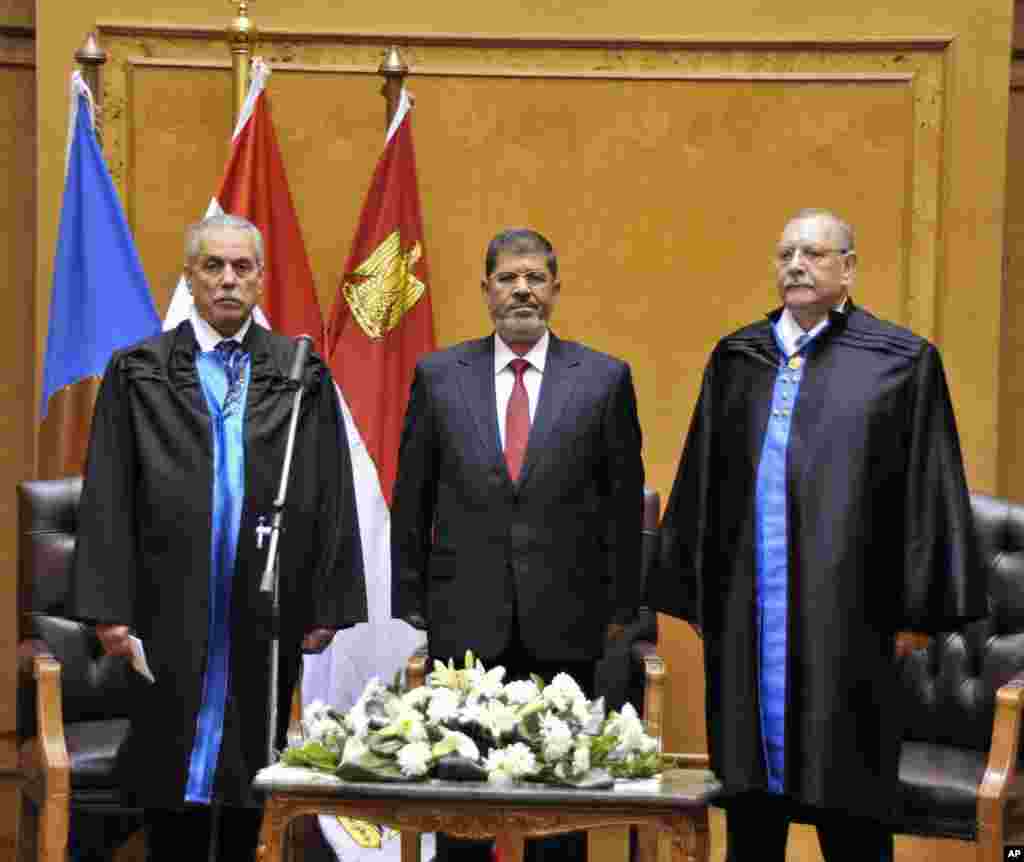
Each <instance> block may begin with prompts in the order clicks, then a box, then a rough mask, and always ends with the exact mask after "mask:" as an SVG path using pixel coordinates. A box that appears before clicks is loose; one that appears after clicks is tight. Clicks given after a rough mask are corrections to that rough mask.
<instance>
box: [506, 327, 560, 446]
mask: <svg viewBox="0 0 1024 862" xmlns="http://www.w3.org/2000/svg"><path fill="white" fill-rule="evenodd" d="M550 340H551V339H550V335H549V333H548V332H547V331H545V332H544V334H543V335H542V336H541V337H540V338H539V339H538V340H537V343H536V344H534V345H533V347H531V348H530V349H529V350H528V351H527V352H526V353H524V354H523V355H522V357H520V356H519V354H518V353H516V352H515V351H514V350H512V348H511V347H509V346H508V345H507V344H506V343H505V342H504V341H502V340H501V336H500V335H498V333H497V332H495V333H494V396H495V400H496V406H497V408H498V433H499V434H500V435H501V451H502V452H504V451H505V414H506V413H507V412H508V400H509V398H511V397H512V387H513V386H514V385H515V382H516V373H515V372H514V371H513V370H512V369H511V368H509V365H508V364H509V363H510V362H511V361H512V360H513V359H520V358H522V359H525V360H526V361H527V362H529V363H530V365H529V367H528V368H527V369H526V370H525V371H524V372H523V385H524V386H525V387H526V395H527V397H528V398H529V399H530V426H531V427H532V426H533V417H534V416H535V415H536V414H537V401H538V400H539V398H540V383H541V380H542V379H543V377H544V363H545V362H546V361H547V358H548V343H549V342H550Z"/></svg>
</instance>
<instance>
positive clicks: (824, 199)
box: [0, 0, 1024, 750]
mask: <svg viewBox="0 0 1024 862" xmlns="http://www.w3.org/2000/svg"><path fill="white" fill-rule="evenodd" d="M216 5H217V4H214V6H216ZM250 13H251V14H252V15H253V16H254V18H255V20H256V23H257V24H258V25H259V26H260V27H261V28H262V29H263V30H264V35H263V37H262V43H261V46H260V48H259V53H261V54H263V55H264V56H265V57H266V58H267V59H268V60H269V61H270V63H271V65H272V66H273V67H274V69H275V72H274V75H273V76H272V78H271V83H270V91H269V92H270V94H271V99H272V103H273V112H274V118H275V123H276V125H277V130H278V136H279V139H280V142H281V146H282V150H283V152H284V157H285V161H286V164H287V166H288V172H289V180H290V183H291V188H292V193H293V196H294V198H295V200H296V205H297V208H298V211H299V214H300V218H301V219H302V223H303V229H304V233H305V237H306V242H307V246H308V248H309V251H310V256H311V259H312V263H313V267H314V272H315V275H316V277H317V280H318V291H319V296H320V299H321V303H322V304H323V307H324V310H325V313H326V312H327V311H328V310H329V307H330V304H331V302H333V299H334V292H335V290H336V286H337V283H338V279H339V276H340V270H341V267H342V265H343V261H344V260H345V257H346V255H347V252H348V246H349V243H350V241H351V237H352V234H353V231H354V226H355V221H356V218H357V214H358V211H359V208H360V206H361V203H362V199H363V196H364V195H365V190H366V186H367V183H368V180H369V176H370V172H371V171H372V168H373V164H374V161H375V159H376V157H377V154H378V153H379V150H380V146H381V142H382V137H383V113H384V109H383V100H382V99H381V98H380V96H379V95H378V92H377V91H378V88H379V85H380V79H379V78H377V77H376V75H375V74H374V72H375V69H376V67H377V65H378V63H379V61H380V57H381V54H382V52H383V49H384V48H385V47H386V46H387V45H388V44H390V43H391V42H392V41H397V42H398V43H399V44H401V45H402V46H403V51H404V52H405V56H406V59H407V62H409V65H410V66H411V67H412V72H413V74H412V75H411V76H410V79H409V87H410V89H411V90H413V92H414V93H415V95H416V98H417V103H416V109H415V113H414V134H415V140H416V147H417V155H418V161H419V171H420V183H421V193H422V196H423V203H424V214H425V222H426V230H427V243H428V249H427V252H428V255H429V259H430V264H431V271H432V274H433V284H432V285H431V290H432V291H433V305H434V313H435V326H436V331H437V335H438V341H439V343H441V344H442V345H443V344H450V343H452V342H454V341H457V340H460V339H462V338H466V337H471V336H475V335H478V334H480V333H482V332H484V331H486V330H487V328H488V327H487V318H486V314H485V309H484V306H483V303H482V301H481V299H480V297H479V295H478V292H477V291H478V287H477V284H478V279H479V274H480V269H481V258H482V252H483V248H484V245H485V243H486V241H487V239H489V237H490V236H491V235H492V234H493V233H494V232H495V231H497V230H498V229H500V228H502V227H505V226H508V225H512V224H530V225H532V226H535V227H537V228H538V229H540V230H542V231H543V232H545V233H547V234H548V235H549V236H550V238H551V239H552V240H553V241H554V243H555V245H556V247H557V249H558V250H559V252H560V258H561V266H562V269H563V272H564V290H563V294H562V298H561V300H560V306H559V308H558V309H557V312H556V323H555V325H556V328H557V330H558V331H559V332H560V333H561V334H563V335H565V336H567V337H571V338H579V339H582V340H584V341H586V342H588V343H590V344H591V345H593V346H595V347H597V348H599V349H603V350H606V351H609V352H612V353H616V354H619V355H621V356H624V357H626V358H628V359H629V360H630V361H631V363H632V364H633V367H634V371H635V375H636V381H637V388H638V394H639V399H640V410H641V420H642V422H643V427H644V437H645V445H644V456H645V462H646V464H647V468H648V481H649V484H651V485H652V486H654V487H656V488H658V489H659V490H660V491H661V492H662V496H663V498H665V497H667V494H668V490H669V486H670V483H671V478H672V475H673V473H674V470H675V466H676V461H677V459H678V456H679V449H680V444H681V441H682V436H683V434H684V433H685V429H686V427H687V424H688V422H689V417H690V412H691V410H692V405H693V400H694V397H695V395H696V391H697V386H698V380H699V376H700V372H701V367H702V364H703V361H704V359H705V357H706V355H707V353H708V351H709V350H710V349H711V347H712V346H713V344H714V341H715V340H716V339H717V338H718V337H719V336H721V335H722V334H723V333H725V332H726V331H728V330H729V329H731V328H734V327H736V326H739V325H741V324H743V323H745V322H747V321H749V320H750V319H752V318H754V317H757V316H758V315H759V314H761V313H763V312H764V311H765V310H767V309H768V308H770V307H771V306H772V305H773V304H774V303H775V301H776V297H775V296H774V289H773V280H772V269H771V265H770V255H771V249H772V246H773V243H774V241H775V238H776V236H777V233H778V231H779V229H780V228H781V226H782V223H783V221H784V220H785V219H786V217H787V216H788V215H789V214H790V213H792V212H793V211H794V210H796V209H798V208H800V207H803V206H829V207H833V208H836V209H837V210H839V211H840V212H842V213H843V214H844V215H845V216H846V217H847V218H848V219H849V220H850V221H851V222H852V223H853V224H854V226H855V228H856V229H857V232H858V247H859V250H860V263H861V266H860V272H859V277H858V284H857V286H856V289H855V296H856V298H857V299H858V301H860V302H862V303H863V304H865V305H866V306H868V307H869V308H871V309H872V310H874V311H876V312H877V313H879V314H881V315H883V316H886V317H889V318H891V319H894V320H897V321H900V322H903V323H906V324H908V325H911V326H912V327H914V328H915V329H917V330H918V331H919V332H922V333H923V334H925V335H927V336H929V337H931V338H933V339H934V340H935V341H936V342H937V343H938V344H939V346H940V347H941V348H942V350H943V353H944V356H945V359H946V363H947V371H948V373H949V377H950V384H951V387H952V390H953V396H954V401H955V404H956V407H957V415H958V421H959V423H960V428H961V434H962V438H963V443H964V452H965V458H966V461H967V467H968V473H969V477H970V480H971V484H972V487H974V488H976V489H978V490H984V491H990V492H999V491H1002V492H1008V493H1013V492H1014V490H1015V489H1016V492H1017V493H1016V496H1018V497H1019V498H1024V456H1022V455H1021V454H1020V452H1021V451H1022V450H1021V449H1020V446H1021V445H1024V444H1018V442H1017V440H1018V438H1019V437H1020V434H1019V433H1018V431H1019V420H1017V419H1016V418H1015V417H1016V413H1017V412H1019V409H1018V408H1019V407H1020V406H1024V405H1022V404H1021V402H1022V401H1024V391H1022V390H1021V389H1020V388H1019V384H1018V383H1017V382H1016V374H1015V369H1017V368H1020V365H1021V360H1020V359H1019V356H1020V350H1019V349H1018V345H1020V343H1021V342H1020V336H1019V334H1017V330H1018V328H1019V327H1017V325H1016V321H1020V320H1021V319H1024V311H1022V310H1021V309H1022V308H1024V299H1018V298H1017V297H1021V296H1024V294H1022V292H1021V291H1019V290H1016V292H1013V291H1014V290H1015V289H1011V288H1010V287H1008V289H1007V292H1006V293H1005V295H1004V292H1003V278H1002V275H1003V267H1002V261H1003V255H1002V249H1003V237H1004V200H1005V198H1004V195H1005V193H1006V173H1005V159H1006V141H1007V106H1008V76H1009V75H1008V69H1009V59H1008V58H1009V49H1010V34H1011V26H1012V3H1011V0H979V2H977V3H973V4H961V3H956V2H953V0H900V2H898V3H895V4H887V5H886V6H884V7H882V6H879V7H877V8H864V7H862V6H858V5H855V6H851V7H849V8H844V7H836V8H834V9H829V10H822V8H821V6H820V4H817V3H813V2H811V0H784V2H780V3H777V4H769V5H768V6H766V5H765V4H761V3H750V2H747V0H720V2H719V3H716V4H704V5H696V6H695V5H693V4H678V3H674V2H669V0H634V2H632V3H630V4H580V3H576V4H543V9H541V8H540V7H538V5H537V4H535V3H533V2H526V1H525V0H524V2H520V0H510V3H506V4H503V6H502V7H501V11H500V12H498V11H497V10H496V9H495V8H494V7H488V6H486V5H481V4H478V3H475V2H472V0H451V2H447V3H445V4H418V3H412V2H410V0H395V2H393V3H391V4H387V5H386V6H384V5H382V4H374V3H370V2H367V0H353V2H351V3H347V4H343V6H339V5H338V4H335V3H332V2H330V0H306V2H303V3H301V4H298V3H296V4H291V3H288V2H285V3H277V4H263V3H259V2H255V3H253V4H252V6H251V8H250ZM37 14H38V21H37V22H36V28H37V32H38V45H39V57H40V63H39V69H38V77H37V78H36V87H37V92H38V113H37V119H36V127H37V130H38V137H37V140H36V142H35V148H34V149H33V151H32V153H31V154H24V155H23V156H20V157H19V158H23V159H24V158H35V159H37V160H38V196H37V198H36V200H35V203H34V204H29V206H30V208H34V210H35V213H36V219H35V226H36V235H37V236H38V242H36V243H35V248H36V260H35V270H34V271H35V274H36V278H35V286H34V292H32V293H31V295H29V296H26V297H24V298H25V299H27V301H25V302H23V303H21V304H20V305H19V306H18V311H17V314H21V313H27V314H30V315H32V320H33V321H34V322H33V323H32V325H31V326H28V327H24V326H23V328H22V329H21V337H22V338H23V341H21V342H11V341H8V342H7V343H8V345H9V346H10V349H11V350H12V351H13V350H15V349H16V348H15V346H14V345H15V344H17V345H20V348H19V349H20V350H21V351H22V352H20V353H17V354H15V355H16V356H21V357H29V361H27V362H26V361H23V363H22V365H21V369H23V371H24V373H25V374H27V375H31V374H33V373H34V374H35V375H36V379H37V380H38V374H39V368H38V363H39V357H41V355H42V352H43V347H44V342H45V330H46V320H47V311H48V309H47V305H48V293H49V281H50V274H51V273H50V268H51V261H52V255H53V245H54V240H55V237H56V225H57V218H58V212H59V191H60V188H61V184H62V178H61V177H62V169H61V166H62V161H63V148H64V141H65V134H66V123H67V113H66V112H67V73H68V71H69V70H70V68H71V55H72V53H73V51H74V49H75V48H76V47H77V46H78V45H79V44H80V43H81V40H82V37H83V36H84V33H85V32H86V30H87V29H89V28H91V27H94V26H96V25H97V23H99V24H100V36H101V41H102V43H103V46H104V48H105V49H106V50H107V51H108V53H109V54H110V61H109V62H108V64H107V67H106V70H105V81H106V86H105V94H104V97H105V98H104V102H105V111H104V113H105V120H104V124H105V127H106V130H105V131H106V139H105V147H106V151H107V154H108V158H109V160H110V162H111V165H112V169H113V171H114V174H115V178H116V180H117V182H118V184H119V186H120V188H121V191H122V194H123V196H124V200H125V203H126V206H127V208H128V211H129V216H130V219H131V221H132V224H133V226H134V228H135V230H136V235H137V241H138V245H139V248H140V251H141V253H142V258H143V263H144V265H145V268H146V271H147V275H148V277H149V279H150V283H151V286H152V288H153V292H154V296H155V298H156V300H157V303H158V305H159V306H160V307H161V308H164V307H166V304H167V301H168V298H169V295H170V292H171V289H172V287H173V284H174V282H175V280H176V278H177V274H178V271H179V268H180V266H181V239H180V238H181V232H182V228H183V226H184V225H185V224H186V223H187V222H189V221H192V220H194V219H195V218H197V217H198V216H199V215H201V213H202V212H203V211H204V210H205V208H206V205H207V203H208V201H209V197H210V194H211V193H212V191H213V190H214V187H215V185H216V183H217V180H218V177H219V174H220V171H221V170H222V167H223V164H224V160H225V156H226V153H227V140H228V136H229V134H230V119H229V111H230V95H229V93H230V77H229V72H228V68H227V57H228V54H227V48H226V45H225V43H224V41H223V37H222V33H221V31H220V29H218V28H222V27H223V26H224V25H226V23H227V20H228V18H229V16H230V14H231V7H230V4H227V3H225V4H224V8H223V9H220V8H213V7H211V6H210V4H209V3H207V2H205V0H181V2H176V3H169V2H164V0H155V2H154V3H151V4H148V5H147V12H146V14H148V15H150V16H151V21H158V22H163V23H160V24H152V23H130V24H129V23H125V22H126V21H130V20H132V19H134V20H135V21H136V22H137V19H138V16H139V11H138V5H137V4H136V3H134V2H132V0H79V2H77V3H75V4H63V3H61V4H56V3H41V4H39V5H38V10H37ZM415 33H419V34H420V35H418V36H415V35H409V34H415ZM551 34H565V35H560V36H553V35H551ZM580 34H583V35H580ZM588 34H598V35H593V36H591V35H588ZM600 34H616V35H612V36H601V35H600ZM1015 98H1016V97H1015ZM1011 116H1015V115H1011ZM1013 123H1014V124H1013V125H1012V126H1011V137H1010V140H1011V147H1012V141H1013V140H1014V137H1013V136H1014V135H1015V134H1016V128H1017V125H1020V123H1019V122H1018V120H1017V119H1014V120H1013ZM1021 128H1024V125H1022V126H1021ZM1021 145H1024V139H1022V140H1021ZM1017 149H1018V150H1019V146H1018V147H1017ZM27 175H30V174H29V173H26V174H23V175H22V177H23V178H24V176H27ZM1009 182H1010V186H1009V188H1010V204H1011V208H1012V205H1013V200H1014V197H1015V192H1014V189H1015V188H1016V184H1017V178H1016V176H1015V173H1014V166H1013V165H1012V161H1011V173H1010V176H1009ZM1022 196H1024V186H1022V191H1021V193H1020V195H1016V197H1022ZM1022 199H1024V198H1022ZM3 218H4V216H3V215H0V219H3ZM7 218H8V219H9V221H6V222H4V221H0V224H5V226H8V225H9V226H12V227H17V226H18V217H17V215H14V214H8V215H7ZM1015 218H1016V217H1015V216H1013V213H1012V211H1011V218H1010V220H1009V223H1010V227H1008V228H1007V231H1008V233H1007V236H1008V237H1011V236H1012V234H1011V232H1012V230H1013V228H1012V225H1013V223H1014V221H1015ZM1020 221H1021V223H1022V224H1024V216H1022V217H1021V218H1020ZM23 224H24V223H23ZM9 241H10V242H12V243H14V245H13V246H12V247H16V248H18V249H20V250H22V253H24V251H23V250H24V249H25V248H31V247H32V243H31V241H30V240H26V238H25V237H23V236H21V235H17V238H16V239H13V240H9ZM1021 241H1022V242H1024V237H1022V239H1021ZM26 242H28V244H25V243H26ZM1013 242H1016V239H1012V240H1011V243H1008V245H1007V248H1008V249H1011V251H1010V253H1009V256H1008V258H1007V272H1008V273H1009V276H1010V278H1009V281H1008V282H1007V284H1008V285H1012V284H1013V283H1014V279H1015V275H1014V273H1015V270H1014V266H1015V257H1014V256H1013V253H1012V243H1013ZM11 259H12V258H11V257H10V256H8V260H11ZM1022 259H1024V258H1022ZM19 277H21V278H23V276H19ZM1021 277H1024V272H1022V274H1021ZM29 281H31V279H29ZM21 283H22V284H24V283H25V281H24V280H23V281H22V282H21ZM9 325H10V327H11V331H12V332H13V331H14V330H15V329H16V328H17V326H18V325H19V324H18V323H17V322H16V321H13V320H9ZM27 333H31V336H29V335H28V334H27ZM24 339H27V341H25V340H24ZM9 367H14V366H9ZM8 379H10V377H8ZM34 392H36V393H37V392H38V382H37V383H36V387H35V389H34ZM34 397H38V396H37V395H35V396H34ZM30 402H31V398H29V399H28V401H27V402H23V407H24V416H23V417H22V419H21V420H19V421H20V424H19V425H18V428H20V429H21V430H20V432H18V433H20V434H21V435H22V436H21V437H19V438H18V439H19V440H22V443H19V445H24V435H25V434H26V429H30V428H32V427H34V422H33V419H32V417H34V415H35V409H36V408H35V405H33V404H31V403H30ZM29 433H30V432H29ZM2 550H3V546H2V543H0V553H2ZM5 576H6V575H5ZM662 623H663V626H662V648H663V651H664V652H666V654H667V658H668V661H669V665H670V668H671V669H672V671H671V677H670V681H669V695H670V697H669V710H670V714H671V716H672V717H673V718H672V726H671V728H670V731H669V735H668V739H667V743H668V745H669V747H670V748H673V749H687V750H694V749H699V748H701V747H702V746H703V744H704V739H703V696H702V679H701V670H700V645H699V641H697V640H696V638H695V637H694V636H693V635H692V634H691V633H690V632H689V630H688V628H687V627H686V626H685V625H683V624H681V623H679V622H677V621H673V620H669V619H667V618H666V619H663V620H662ZM0 701H2V698H0Z"/></svg>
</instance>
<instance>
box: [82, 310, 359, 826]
mask: <svg viewBox="0 0 1024 862" xmlns="http://www.w3.org/2000/svg"><path fill="white" fill-rule="evenodd" d="M243 346H244V349H245V350H246V351H248V352H249V354H250V357H251V358H250V374H251V377H250V381H249V388H248V393H247V400H246V410H245V417H244V418H245V425H244V435H245V436H244V441H245V503H244V507H243V511H242V518H241V527H240V531H239V539H238V551H237V559H236V566H235V572H234V575H233V583H232V598H231V624H230V631H231V651H230V667H229V687H228V699H227V705H226V709H225V719H224V737H223V742H222V745H221V750H220V757H219V760H218V766H217V773H216V778H215V782H214V798H215V799H218V800H220V801H224V802H227V803H231V804H247V803H251V802H252V801H253V800H252V799H251V794H250V784H251V781H252V778H253V776H254V775H255V773H256V771H257V770H258V769H260V768H262V767H263V766H265V765H266V763H265V760H266V741H267V699H268V695H267V681H268V657H269V649H270V640H271V602H270V599H269V598H268V597H266V596H264V595H263V594H262V593H261V592H260V591H259V586H260V580H261V577H262V574H263V568H264V563H265V559H266V553H267V546H268V542H267V541H264V542H263V547H262V549H258V548H257V547H256V534H255V530H256V527H257V525H258V520H257V519H258V518H259V516H261V515H264V516H269V514H270V512H271V504H272V502H273V500H274V498H275V496H276V494H277V488H278V484H279V481H280V469H281V462H282V458H283V455H284V448H285V441H286V438H287V435H288V424H289V420H290V416H291V408H292V403H293V401H294V384H291V383H289V381H288V379H287V375H288V372H289V370H290V368H291V362H292V356H293V353H294V349H295V348H294V341H293V340H292V339H290V338H285V337H284V336H281V335H278V334H275V333H272V332H269V331H267V330H266V329H264V328H262V327H260V326H258V325H257V324H256V323H253V325H252V326H250V327H249V330H248V332H247V333H246V336H245V340H244V342H243ZM198 349H199V348H198V344H197V342H196V340H195V336H194V335H193V331H192V325H191V324H190V323H189V322H187V321H186V322H184V323H182V324H181V325H180V326H178V327H177V329H175V330H172V331H170V332H166V333H163V334H162V335H159V336H157V337H155V338H151V339H149V340H147V341H143V342H141V343H140V344H137V345H135V346H133V347H129V348H126V349H125V350H121V351H118V352H117V353H115V354H114V355H113V357H112V358H111V360H110V364H109V365H108V366H107V370H106V372H105V374H104V378H103V383H102V386H101V388H100V392H99V397H98V399H97V402H96V410H95V414H94V416H93V423H92V435H91V440H90V444H89V453H88V461H87V468H86V476H85V487H84V490H83V493H82V503H81V510H80V521H79V528H78V543H77V548H76V554H75V562H74V578H73V599H72V611H73V614H74V615H75V616H77V617H78V618H81V619H84V620H88V621H91V622H99V623H123V624H127V625H130V626H131V627H132V628H133V629H134V630H135V631H136V633H137V634H138V635H139V637H141V638H142V640H143V642H144V645H145V649H146V657H147V659H148V661H149V665H150V667H151V669H152V670H153V673H154V675H155V677H156V683H155V684H153V685H150V684H149V683H147V682H146V681H145V680H143V679H142V678H141V677H138V676H137V675H133V677H134V680H133V684H134V685H135V686H136V687H137V690H138V691H137V694H138V696H137V697H136V698H135V699H134V704H133V711H132V715H131V733H130V736H129V738H128V740H127V741H126V742H125V744H124V746H123V747H122V749H121V752H120V755H119V757H118V768H119V773H120V778H121V781H122V786H123V787H124V788H125V790H126V795H127V797H128V799H129V800H130V801H132V802H134V803H135V804H138V805H142V806H145V807H165V808H175V807H181V806H182V804H183V800H184V787H185V781H186V775H187V771H188V760H189V755H190V753H191V751H192V747H193V742H194V735H195V731H196V715H197V712H198V710H199V706H200V703H201V698H202V685H203V677H204V672H205V669H206V650H207V639H208V635H209V620H208V609H209V591H210V544H211V523H212V520H211V518H212V499H213V498H212V483H213V476H212V468H213V441H212V437H211V423H210V417H209V414H208V410H207V405H206V400H205V397H204V395H203V391H202V385H201V383H200V380H199V373H198V371H197V369H196V363H195V358H194V357H195V353H196V351H198ZM305 379H306V380H307V382H308V383H307V386H308V388H307V390H306V392H305V394H304V396H303V400H302V409H301V414H300V422H299V427H298V435H297V440H296V446H295V455H294V459H293V462H292V474H291V481H290V484H289V491H288V500H287V503H286V506H285V514H284V525H285V531H284V533H283V535H282V537H281V542H280V547H279V552H280V557H279V559H280V562H281V569H280V571H281V580H280V596H281V616H282V620H281V639H280V659H281V660H280V677H279V679H280V686H279V709H280V712H279V714H280V718H279V720H278V731H279V741H282V740H283V736H284V731H285V729H286V727H287V714H288V708H289V706H290V703H291V692H292V689H293V688H294V685H295V681H296V678H297V674H298V671H299V667H300V662H301V653H300V642H301V638H302V636H303V634H304V633H305V632H307V631H309V630H310V629H312V628H315V627H318V626H325V627H342V628H344V627H347V626H351V625H354V624H355V623H358V622H362V621H364V620H365V619H366V590H365V584H364V579H363V562H362V549H361V546H360V542H359V530H358V524H357V516H356V507H355V496H354V492H353V487H352V470H351V464H350V462H349V449H348V443H347V440H346V434H345V426H344V422H343V420H342V418H341V413H340V412H339V409H338V402H337V396H336V394H335V391H334V385H333V382H332V379H331V376H330V373H329V371H328V370H327V368H326V367H325V366H324V364H323V363H322V362H321V360H320V359H319V358H318V357H316V356H311V357H310V359H309V361H308V363H307V366H306V371H305ZM268 520H269V519H268Z"/></svg>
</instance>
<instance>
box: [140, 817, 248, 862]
mask: <svg viewBox="0 0 1024 862" xmlns="http://www.w3.org/2000/svg"><path fill="white" fill-rule="evenodd" d="M262 815H263V811H262V809H259V808H232V807H229V806H220V807H217V808H211V807H210V806H206V805H189V806H187V807H186V808H184V809H183V810H181V811H166V810H163V809H156V808H147V809H146V813H145V825H146V862H180V860H182V859H188V860H190V862H207V860H211V862H239V860H250V859H255V858H256V845H257V843H258V842H259V834H260V820H261V818H262Z"/></svg>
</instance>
